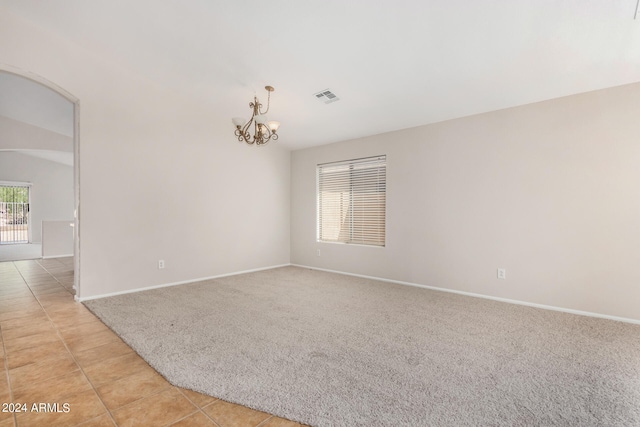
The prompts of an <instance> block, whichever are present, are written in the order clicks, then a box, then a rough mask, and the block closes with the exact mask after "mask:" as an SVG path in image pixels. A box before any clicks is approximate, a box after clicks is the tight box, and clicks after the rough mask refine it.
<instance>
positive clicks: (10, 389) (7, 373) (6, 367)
mask: <svg viewBox="0 0 640 427" xmlns="http://www.w3.org/2000/svg"><path fill="white" fill-rule="evenodd" d="M11 264H12V265H13V268H14V269H15V270H16V271H17V272H18V274H19V275H20V278H21V279H22V281H23V282H24V285H25V286H26V287H27V289H29V292H31V293H33V292H32V291H31V288H30V287H29V285H28V284H27V281H26V280H25V278H24V276H23V275H22V273H21V272H20V269H19V268H18V267H17V266H16V264H15V262H13V261H12V262H11ZM34 297H35V295H34ZM0 336H1V337H2V351H4V369H5V375H6V376H7V387H8V388H9V399H11V402H10V403H13V386H12V385H11V375H10V374H9V357H8V356H9V355H8V353H7V347H6V346H5V342H4V336H3V335H2V327H1V326H0ZM12 415H13V425H14V427H17V426H18V415H16V412H15V411H14V412H13V414H12Z"/></svg>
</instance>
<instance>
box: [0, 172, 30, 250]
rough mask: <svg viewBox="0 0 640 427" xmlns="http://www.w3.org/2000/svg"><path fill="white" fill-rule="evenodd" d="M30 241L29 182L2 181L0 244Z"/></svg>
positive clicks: (0, 195) (0, 194) (0, 187)
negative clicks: (22, 183) (20, 183)
mask: <svg viewBox="0 0 640 427" xmlns="http://www.w3.org/2000/svg"><path fill="white" fill-rule="evenodd" d="M29 241H30V238H29V184H24V185H18V184H13V183H4V182H0V244H10V243H29Z"/></svg>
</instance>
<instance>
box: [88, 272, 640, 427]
mask: <svg viewBox="0 0 640 427" xmlns="http://www.w3.org/2000/svg"><path fill="white" fill-rule="evenodd" d="M85 305H86V306H87V307H88V308H89V309H90V310H91V311H92V312H94V313H95V314H96V315H97V316H98V317H99V318H100V319H102V321H103V322H104V323H105V324H107V325H108V326H109V327H110V328H112V329H113V330H114V331H115V332H116V333H117V334H118V335H119V336H121V337H122V339H123V340H124V341H125V342H127V343H128V344H129V345H130V346H131V347H133V349H135V350H136V351H137V352H138V353H139V354H140V355H141V356H142V357H143V358H144V359H145V360H147V361H148V362H149V364H150V365H151V366H153V367H154V368H155V369H156V370H158V371H159V372H160V373H161V374H162V375H163V376H165V377H166V378H167V379H168V380H169V381H170V382H172V383H173V384H174V385H177V386H180V387H185V388H189V389H192V390H196V391H199V392H203V393H206V394H209V395H211V396H215V397H218V398H221V399H223V400H226V401H230V402H235V403H239V404H242V405H245V406H248V407H251V408H254V409H258V410H261V411H265V412H268V413H271V414H274V415H278V416H281V417H284V418H288V419H291V420H294V421H298V422H301V423H305V424H309V425H312V426H321V427H324V426H327V427H328V426H332V427H334V426H350V427H351V426H631V425H640V326H639V325H632V324H626V323H621V322H615V321H610V320H605V319H597V318H590V317H584V316H578V315H572V314H567V313H561V312H555V311H549V310H543V309H538V308H532V307H525V306H520V305H514V304H508V303H502V302H497V301H491V300H486V299H480V298H473V297H468V296H462V295H457V294H451V293H446V292H438V291H432V290H426V289H420V288H414V287H409V286H403V285H397V284H390V283H384V282H378V281H374V280H368V279H362V278H357V277H351V276H345V275H339V274H333V273H327V272H322V271H314V270H308V269H304V268H298V267H283V268H277V269H273V270H266V271H261V272H256V273H250V274H243V275H238V276H231V277H225V278H220V279H215V280H209V281H205V282H199V283H194V284H187V285H181V286H175V287H169V288H162V289H156V290H150V291H145V292H139V293H134V294H127V295H120V296H114V297H109V298H103V299H98V300H91V301H86V302H85Z"/></svg>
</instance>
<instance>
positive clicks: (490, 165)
mask: <svg viewBox="0 0 640 427" xmlns="http://www.w3.org/2000/svg"><path fill="white" fill-rule="evenodd" d="M390 108H391V107H390ZM638 117H640V84H634V85H628V86H622V87H617V88H612V89H608V90H602V91H597V92H592V93H587V94H582V95H577V96H571V97H566V98H561V99H557V100H552V101H548V102H541V103H537V104H532V105H527V106H523V107H519V108H511V109H507V110H502V111H496V112H491V113H487V114H481V115H477V116H472V117H467V118H462V119H458V120H451V121H447V122H443V123H439V124H434V125H429V126H423V127H418V128H413V129H407V130H403V131H398V132H392V133H387V134H383V135H377V136H372V137H368V138H362V139H358V140H353V141H348V142H342V143H338V144H332V145H327V146H322V147H317V148H311V149H306V150H300V151H295V152H293V153H292V164H291V186H292V190H291V204H292V209H291V211H292V221H291V253H292V255H291V261H292V263H294V264H301V265H307V266H313V267H318V268H326V269H331V270H339V271H344V272H349V273H354V274H363V275H369V276H376V277H381V278H387V279H393V280H399V281H405V282H412V283H417V284H422V285H428V286H436V287H442V288H448V289H453V290H460V291H466V292H472V293H479V294H484V295H488V296H494V297H502V298H509V299H514V300H521V301H525V302H529V303H537V304H545V305H551V306H557V307H562V308H567V309H574V310H582V311H588V312H594V313H600V314H605V315H610V316H619V317H625V318H632V319H636V320H640V304H639V303H638V301H640V267H639V266H640V191H639V186H640V140H639V138H640V137H639V136H638V129H639V128H638ZM379 154H386V155H387V163H388V172H387V173H388V176H387V188H388V190H387V191H388V198H387V201H388V202H387V246H386V247H385V248H373V247H361V246H349V245H339V244H322V243H317V242H316V223H315V216H316V189H315V186H316V177H315V167H316V164H318V163H323V162H330V161H337V160H344V159H350V158H359V157H364V156H369V155H379ZM317 249H320V250H321V256H320V257H318V256H317V255H316V250H317ZM498 267H502V268H506V270H507V279H506V280H498V279H497V278H496V269H497V268H498Z"/></svg>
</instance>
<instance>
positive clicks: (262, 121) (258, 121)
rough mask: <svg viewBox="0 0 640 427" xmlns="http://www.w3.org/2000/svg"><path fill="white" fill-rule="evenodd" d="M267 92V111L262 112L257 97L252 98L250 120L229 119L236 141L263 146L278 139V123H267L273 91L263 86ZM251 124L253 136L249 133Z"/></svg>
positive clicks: (269, 87) (271, 88) (270, 87)
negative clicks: (233, 127)
mask: <svg viewBox="0 0 640 427" xmlns="http://www.w3.org/2000/svg"><path fill="white" fill-rule="evenodd" d="M264 88H265V89H266V90H267V93H268V96H267V109H266V110H264V111H262V104H261V103H260V101H258V97H257V96H254V97H253V102H250V103H249V108H251V110H252V114H251V119H250V120H249V121H248V122H247V121H245V120H244V119H242V118H240V117H234V118H233V119H231V121H232V122H233V124H234V126H235V127H236V130H235V132H234V134H235V135H236V136H237V137H238V141H240V142H242V141H244V142H246V143H247V144H256V145H263V144H266V143H267V142H269V141H270V140H274V141H276V140H277V139H278V134H277V133H276V132H277V131H278V128H279V127H280V122H276V121H270V122H267V120H268V119H267V116H266V114H267V112H269V104H270V102H271V92H273V91H274V89H273V87H272V86H265V87H264ZM252 123H253V135H251V133H250V132H249V128H250V127H251V124H252Z"/></svg>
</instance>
